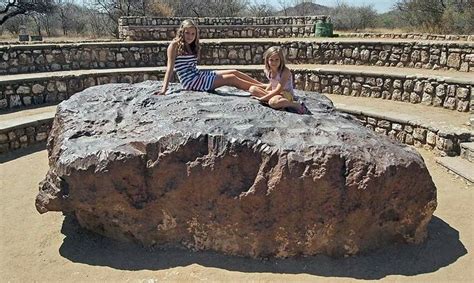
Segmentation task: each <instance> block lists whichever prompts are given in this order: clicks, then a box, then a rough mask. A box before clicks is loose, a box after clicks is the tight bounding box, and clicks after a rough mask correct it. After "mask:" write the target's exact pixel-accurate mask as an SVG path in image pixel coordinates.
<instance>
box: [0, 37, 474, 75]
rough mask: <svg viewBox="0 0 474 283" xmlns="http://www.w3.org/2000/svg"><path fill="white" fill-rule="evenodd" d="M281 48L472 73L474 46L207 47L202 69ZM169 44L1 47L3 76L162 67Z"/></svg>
mask: <svg viewBox="0 0 474 283" xmlns="http://www.w3.org/2000/svg"><path fill="white" fill-rule="evenodd" d="M274 45H277V46H281V47H282V48H283V51H284V52H285V53H286V54H287V56H286V58H287V61H288V63H290V64H338V65H366V66H385V67H407V68H420V69H421V68H423V69H439V70H456V71H462V72H471V71H472V70H474V43H442V42H436V43H430V42H377V41H373V42H371V41H333V40H331V41H310V40H306V41H303V40H294V41H277V40H274V41H256V42H249V41H247V42H238V41H226V42H213V41H211V42H204V43H203V44H202V50H201V58H200V63H201V64H202V65H260V64H262V62H263V53H264V52H265V50H267V49H268V48H269V47H271V46H274ZM167 47H168V42H115V43H111V42H109V43H77V44H42V45H10V46H0V75H8V74H21V73H35V72H51V71H69V70H81V69H82V70H85V69H111V68H130V67H157V66H165V65H166V49H167Z"/></svg>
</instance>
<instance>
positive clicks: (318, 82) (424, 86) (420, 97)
mask: <svg viewBox="0 0 474 283" xmlns="http://www.w3.org/2000/svg"><path fill="white" fill-rule="evenodd" d="M245 71H246V72H248V73H249V74H250V75H252V76H254V77H256V78H258V79H260V80H262V81H265V80H266V79H265V77H264V76H263V73H262V71H261V69H252V70H250V69H246V70H245ZM293 73H294V75H295V83H296V87H297V88H298V89H302V90H310V91H317V92H322V93H332V94H339V95H349V96H363V97H373V98H381V99H387V100H396V101H404V102H410V103H421V104H424V105H429V106H435V107H443V108H445V109H450V110H456V111H460V112H468V111H469V110H470V107H472V105H470V104H471V98H472V97H473V96H474V88H473V86H474V82H470V83H468V82H464V83H463V82H455V81H454V82H452V81H447V80H444V81H443V80H439V79H437V78H430V77H408V76H403V75H399V76H393V75H392V76H390V75H384V74H361V73H360V72H354V73H351V72H342V71H341V72H335V71H327V70H305V69H297V70H294V72H293ZM159 78H163V71H162V70H153V71H147V72H145V71H136V72H130V73H116V72H111V73H105V74H87V75H86V74H84V75H78V76H73V75H71V76H61V77H54V76H49V77H48V76H47V77H44V78H41V79H28V80H16V81H0V111H1V110H8V109H14V108H22V107H28V106H31V105H41V104H48V103H49V104H50V103H58V102H60V101H63V100H65V99H67V98H68V97H70V96H71V95H72V94H74V93H76V92H79V91H81V90H83V89H85V88H87V87H90V86H94V85H102V84H106V83H117V82H119V83H122V82H125V83H136V82H141V81H144V80H156V79H159Z"/></svg>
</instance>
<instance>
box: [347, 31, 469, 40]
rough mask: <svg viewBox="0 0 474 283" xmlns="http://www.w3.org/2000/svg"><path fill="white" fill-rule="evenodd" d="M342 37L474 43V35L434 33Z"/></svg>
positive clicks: (360, 34) (357, 33)
mask: <svg viewBox="0 0 474 283" xmlns="http://www.w3.org/2000/svg"><path fill="white" fill-rule="evenodd" d="M339 36H340V37H358V38H391V39H416V40H463V41H474V35H467V34H433V33H413V32H407V33H376V32H373V33H372V32H366V33H359V32H351V33H342V34H339Z"/></svg>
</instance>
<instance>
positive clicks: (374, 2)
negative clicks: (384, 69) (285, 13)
mask: <svg viewBox="0 0 474 283" xmlns="http://www.w3.org/2000/svg"><path fill="white" fill-rule="evenodd" d="M250 1H255V0H250ZM256 1H257V2H259V0H256ZM268 2H269V3H271V4H272V5H273V6H274V7H275V8H277V10H279V9H280V6H279V4H278V0H268ZM288 2H290V3H291V0H289V1H288ZM338 2H345V3H346V4H349V5H351V6H362V5H371V6H373V7H374V9H375V10H377V12H379V13H384V12H387V11H389V10H390V9H391V8H392V6H393V5H394V4H395V2H396V0H314V1H313V3H315V4H319V5H324V6H328V7H334V6H335V5H336V4H337V3H338Z"/></svg>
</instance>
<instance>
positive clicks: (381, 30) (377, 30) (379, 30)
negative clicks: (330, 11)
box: [335, 28, 407, 34]
mask: <svg viewBox="0 0 474 283" xmlns="http://www.w3.org/2000/svg"><path fill="white" fill-rule="evenodd" d="M335 32H337V33H340V34H344V33H407V31H406V30H403V29H388V28H367V29H363V30H358V31H348V30H344V31H335Z"/></svg>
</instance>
